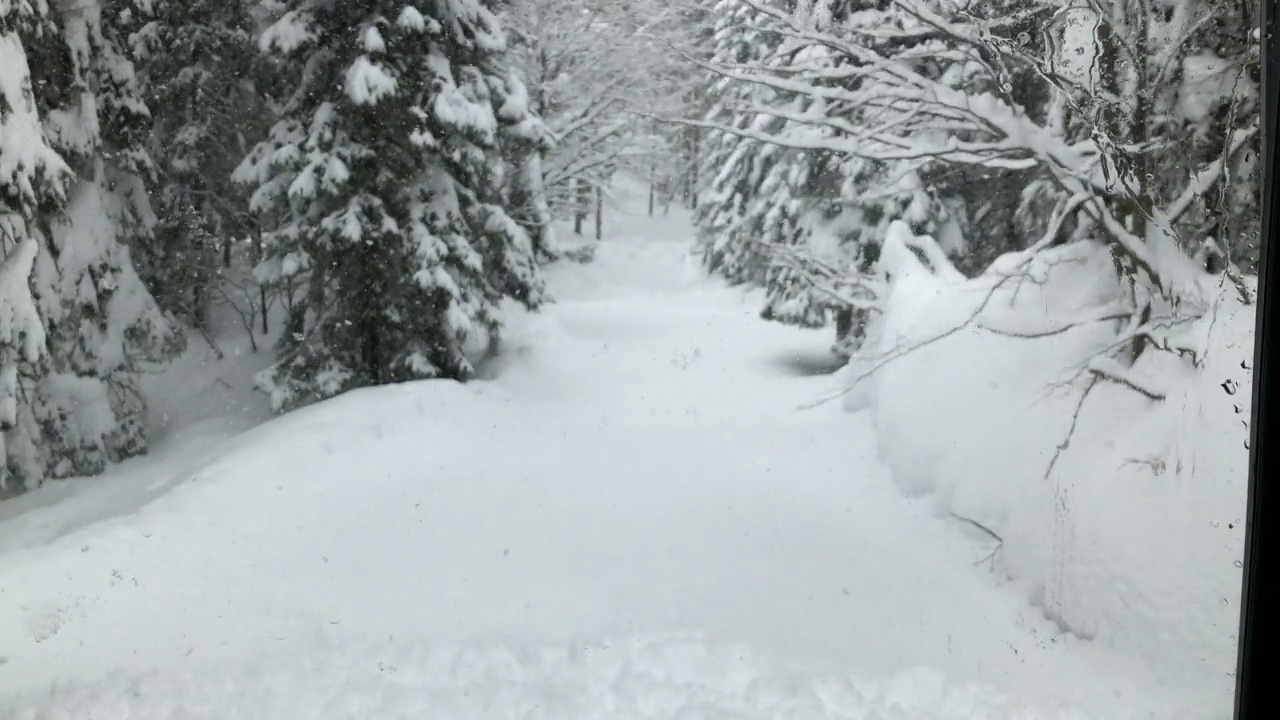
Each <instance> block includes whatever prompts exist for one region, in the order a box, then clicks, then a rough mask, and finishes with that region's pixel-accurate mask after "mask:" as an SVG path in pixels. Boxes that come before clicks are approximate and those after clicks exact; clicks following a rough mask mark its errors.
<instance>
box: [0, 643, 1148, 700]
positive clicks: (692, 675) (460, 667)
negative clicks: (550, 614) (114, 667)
mask: <svg viewBox="0 0 1280 720" xmlns="http://www.w3.org/2000/svg"><path fill="white" fill-rule="evenodd" d="M0 711H3V715H4V717H7V718H13V719H14V720H72V719H73V718H86V717H90V716H91V717H93V718H94V719H95V720H125V719H135V718H144V717H145V718H171V717H182V718H184V719H185V720H206V719H207V720H215V719H216V720H222V719H223V718H228V717H236V718H245V719H246V720H248V719H250V718H251V719H252V720H365V719H366V718H375V717H376V718H379V720H399V719H401V718H404V719H405V720H408V719H409V718H414V719H417V718H425V717H440V718H449V719H450V720H468V719H474V720H482V719H485V718H494V717H510V718H526V719H528V720H542V719H543V718H557V719H560V720H572V719H577V718H581V719H583V720H587V719H589V718H590V719H595V718H605V717H619V716H622V717H630V718H636V719H637V720H641V719H647V718H652V719H653V720H672V719H676V720H684V719H688V720H692V719H693V718H724V719H725V720H728V719H729V718H733V719H734V720H754V719H756V718H758V719H759V720H823V719H824V718H841V719H842V720H845V719H852V718H857V719H859V720H862V719H866V720H873V719H874V720H915V719H919V720H948V719H950V718H955V719H957V720H958V719H960V718H964V719H971V718H992V719H995V718H1008V719H1010V720H1013V719H1014V718H1023V719H1026V720H1031V719H1033V718H1064V719H1065V718H1084V717H1085V716H1084V715H1082V714H1072V713H1070V712H1068V711H1044V710H1038V709H1034V708H1030V707H1027V706H1025V705H1022V704H1021V703H1018V702H1016V701H1012V700H1010V699H1008V698H1007V697H1004V696H1002V695H1000V694H998V693H995V692H992V691H989V690H987V689H985V688H982V687H979V686H975V685H955V684H949V683H947V682H946V681H945V680H943V677H942V675H941V674H940V673H937V672H934V671H931V670H929V669H917V670H913V671H908V672H905V673H901V674H899V675H896V676H893V677H889V678H885V679H873V680H868V679H855V678H849V677H841V676H835V675H832V676H827V677H821V676H812V675H809V674H806V673H805V672H804V671H803V670H801V669H799V667H798V666H795V665H793V664H789V663H785V662H772V661H769V660H766V659H764V658H762V657H761V656H759V655H758V654H757V653H755V652H753V651H752V649H751V648H749V647H745V646H734V645H714V644H708V643H707V642H705V641H704V640H703V639H701V638H699V637H698V636H696V635H665V636H657V637H628V638H621V639H616V640H603V641H594V642H578V643H573V644H570V645H558V646H527V647H519V646H517V647H502V646H433V645H429V644H424V643H417V642H405V641H403V640H399V641H398V640H396V639H395V638H385V639H383V640H382V641H377V642H374V641H358V642H354V643H349V642H343V643H336V642H333V641H329V640H315V641H312V642H308V643H301V644H299V645H296V646H292V647H289V648H287V649H279V650H273V651H270V652H268V653H265V654H263V655H261V656H259V657H255V658H253V659H251V660H244V661H237V662H234V663H224V664H211V665H208V666H203V667H199V668H197V669H191V670H186V671H183V672H180V673H171V674H152V675H147V676H137V677H114V678H109V679H106V680H104V681H102V682H99V683H94V684H87V685H69V686H63V687H60V688H58V689H57V690H55V691H54V692H53V693H51V694H49V695H47V696H43V697H27V698H24V699H19V700H15V701H12V702H11V705H10V707H8V708H7V709H6V708H4V707H3V706H0ZM1094 717H1096V716H1094ZM1112 717H1116V718H1119V717H1123V715H1115V716H1112Z"/></svg>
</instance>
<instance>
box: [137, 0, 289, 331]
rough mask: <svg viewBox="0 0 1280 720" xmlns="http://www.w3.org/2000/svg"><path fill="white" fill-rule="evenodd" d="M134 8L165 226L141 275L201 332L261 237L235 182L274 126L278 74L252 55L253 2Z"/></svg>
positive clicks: (144, 254)
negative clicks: (238, 255)
mask: <svg viewBox="0 0 1280 720" xmlns="http://www.w3.org/2000/svg"><path fill="white" fill-rule="evenodd" d="M130 2H131V3H132V5H133V7H132V8H131V9H130V10H129V11H128V12H127V13H126V20H127V22H126V26H127V29H128V30H129V38H130V51H131V53H132V57H133V60H134V62H135V64H136V66H137V69H138V75H139V86H140V89H141V90H140V91H141V92H142V93H143V95H144V98H145V101H146V103H147V105H148V106H149V107H150V108H152V109H153V110H154V114H153V115H152V117H151V118H150V119H149V123H148V128H147V129H148V130H149V131H150V132H149V133H148V135H149V139H148V142H147V148H148V151H149V154H150V155H151V156H152V157H153V158H155V166H156V167H155V179H154V182H153V183H152V184H151V187H152V188H153V192H152V197H153V200H154V206H155V213H156V215H157V218H158V220H157V223H156V227H155V229H154V232H153V234H152V235H151V236H150V237H149V238H148V241H147V242H145V243H139V244H138V245H137V248H136V249H137V261H138V265H139V272H140V274H141V275H142V276H143V278H144V280H145V281H146V282H147V284H148V286H149V287H150V288H151V289H152V292H153V293H154V294H155V295H156V297H157V299H158V300H159V301H160V302H161V303H162V305H163V306H164V307H165V308H166V309H169V310H171V311H173V312H175V313H176V314H177V315H178V316H179V317H181V318H182V319H184V320H186V321H187V322H190V323H193V324H195V325H198V326H201V325H203V324H204V323H205V322H206V320H207V318H206V315H207V313H208V310H209V306H210V302H211V299H212V297H213V296H214V295H215V294H216V293H217V292H218V291H219V288H218V283H219V276H221V275H222V274H223V272H224V271H225V268H226V267H227V266H229V265H230V264H231V262H232V255H233V249H234V246H235V243H236V242H237V241H241V242H243V241H244V240H245V239H246V238H248V237H249V236H251V235H252V234H253V231H254V229H255V226H254V223H253V217H252V214H251V213H250V212H249V207H248V196H247V193H246V192H244V190H243V188H242V187H241V186H239V185H237V184H236V183H233V182H232V180H231V173H232V171H233V170H234V169H235V167H236V164H237V163H238V162H239V159H240V158H242V157H243V156H244V155H245V154H246V153H247V152H248V151H249V149H250V148H251V147H252V146H253V145H254V144H256V143H257V142H258V141H260V140H261V139H262V138H263V137H264V136H265V134H266V129H267V127H268V126H269V124H270V114H269V110H268V108H267V107H266V106H265V102H264V99H263V98H264V96H265V95H266V93H267V91H269V90H273V89H274V88H272V87H271V86H270V80H271V79H272V73H271V67H270V66H269V64H268V63H267V62H264V61H263V60H264V58H263V56H262V55H261V54H259V53H258V52H257V48H256V46H255V42H254V27H253V25H254V20H253V18H252V16H251V13H250V10H251V7H250V2H249V0H130ZM264 85H265V87H264Z"/></svg>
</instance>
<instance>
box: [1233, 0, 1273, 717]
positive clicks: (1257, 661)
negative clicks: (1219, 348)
mask: <svg viewBox="0 0 1280 720" xmlns="http://www.w3.org/2000/svg"><path fill="white" fill-rule="evenodd" d="M1260 5H1261V8H1260V11H1261V12H1260V15H1261V17H1260V18H1259V20H1260V23H1261V30H1262V43H1261V45H1262V95H1263V105H1262V128H1261V129H1262V160H1263V162H1264V163H1265V164H1264V170H1263V180H1262V197H1261V200H1262V202H1261V203H1260V204H1261V206H1262V238H1261V242H1262V248H1261V260H1260V261H1259V264H1258V308H1257V309H1258V319H1257V325H1256V326H1255V327H1256V330H1255V333H1256V334H1255V335H1254V356H1253V359H1254V362H1253V421H1252V423H1251V425H1250V439H1249V510H1248V516H1247V519H1246V521H1245V550H1244V568H1245V569H1244V587H1243V588H1242V594H1241V603H1240V646H1239V658H1238V660H1237V666H1236V707H1235V717H1236V720H1271V719H1272V718H1280V702H1278V699H1280V683H1278V682H1277V680H1276V678H1277V676H1276V674H1275V670H1274V669H1273V668H1275V667H1280V641H1278V640H1277V637H1276V627H1277V618H1278V617H1280V598H1277V595H1276V581H1277V579H1280V578H1278V576H1280V571H1277V569H1276V562H1277V555H1278V553H1280V551H1277V549H1276V547H1275V543H1276V541H1275V537H1276V534H1275V533H1273V532H1271V528H1270V527H1269V524H1270V523H1278V522H1280V507H1277V504H1276V503H1277V499H1278V498H1280V495H1275V494H1271V493H1269V492H1268V488H1267V485H1268V484H1269V482H1270V481H1271V480H1272V479H1274V478H1280V467H1278V466H1280V462H1278V460H1277V459H1278V458H1280V438H1277V437H1276V433H1277V428H1278V427H1280V417H1278V414H1280V396H1278V395H1277V393H1278V388H1280V351H1277V350H1276V349H1275V348H1274V346H1275V343H1276V337H1277V334H1278V333H1280V328H1278V327H1277V323H1280V307H1277V304H1280V274H1278V273H1280V266H1277V256H1276V252H1275V251H1276V250H1277V248H1278V247H1280V246H1278V245H1277V243H1278V242H1280V226H1277V223H1276V220H1277V216H1276V212H1277V210H1280V206H1278V202H1277V201H1278V200H1280V196H1278V194H1277V189H1278V188H1277V187H1276V173H1277V170H1278V169H1280V162H1278V161H1280V157H1277V154H1276V149H1277V142H1276V140H1277V138H1278V137H1280V136H1278V135H1277V133H1276V130H1277V128H1276V109H1277V102H1280V72H1278V71H1280V67H1278V66H1277V61H1280V44H1277V40H1278V38H1276V37H1275V35H1274V34H1273V30H1274V28H1275V16H1276V0H1262V2H1261V3H1260ZM1273 380H1274V381H1275V382H1272V381H1273ZM1268 670H1270V672H1268Z"/></svg>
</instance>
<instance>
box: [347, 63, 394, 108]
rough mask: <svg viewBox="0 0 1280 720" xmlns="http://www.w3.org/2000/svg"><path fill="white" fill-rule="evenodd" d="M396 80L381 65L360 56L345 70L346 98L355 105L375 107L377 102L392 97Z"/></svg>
mask: <svg viewBox="0 0 1280 720" xmlns="http://www.w3.org/2000/svg"><path fill="white" fill-rule="evenodd" d="M396 86H397V83H396V79H395V77H394V76H392V75H391V74H390V73H388V72H387V71H386V69H385V68H383V67H382V66H381V65H379V64H377V63H375V62H373V61H372V60H370V59H369V56H368V55H361V56H360V57H357V58H356V59H355V61H354V62H352V63H351V67H349V68H347V75H346V84H345V85H344V88H345V90H346V93H347V97H348V98H349V99H350V100H351V102H353V103H355V104H357V105H376V104H377V103H378V101H379V100H381V99H382V98H384V97H386V96H388V95H394V94H395V92H396Z"/></svg>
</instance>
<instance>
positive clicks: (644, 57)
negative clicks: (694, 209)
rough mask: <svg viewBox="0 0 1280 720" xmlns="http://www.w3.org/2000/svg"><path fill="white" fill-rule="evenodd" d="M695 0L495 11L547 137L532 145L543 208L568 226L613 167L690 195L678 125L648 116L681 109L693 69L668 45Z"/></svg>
mask: <svg viewBox="0 0 1280 720" xmlns="http://www.w3.org/2000/svg"><path fill="white" fill-rule="evenodd" d="M699 12H701V10H700V4H699V2H698V1H697V0H682V1H681V2H656V0H606V1H604V2H596V1H592V2H588V1H587V0H528V1H527V2H521V3H513V4H512V5H511V6H510V7H509V8H508V9H507V10H506V13H505V14H504V16H503V21H504V23H505V24H506V25H507V27H508V29H509V32H510V35H511V38H512V52H511V61H512V66H513V68H514V69H515V70H516V71H517V72H518V73H519V74H520V76H521V78H522V80H523V81H524V83H525V85H526V86H527V87H528V88H529V98H530V108H531V109H532V110H533V112H535V113H536V114H537V115H539V116H540V117H542V118H543V119H544V121H545V122H546V124H547V128H548V130H549V136H550V141H551V142H550V143H548V145H547V147H546V148H544V149H543V151H542V152H541V153H540V158H539V160H540V162H541V164H542V169H543V178H544V183H545V186H546V189H547V193H548V197H549V199H550V202H551V208H552V210H553V212H555V213H556V214H558V215H560V216H563V217H569V218H572V219H573V221H574V227H575V231H576V232H578V233H583V232H585V227H584V223H585V222H586V219H587V217H588V216H589V215H590V214H591V213H592V212H597V213H598V209H599V207H600V204H601V203H600V200H601V195H602V194H604V193H605V192H607V189H608V187H609V184H610V182H611V181H612V179H613V177H614V175H615V173H617V172H618V171H619V170H628V171H630V172H632V173H634V174H635V175H637V176H640V177H646V178H650V181H651V183H652V184H653V185H654V187H655V189H658V188H661V191H662V192H663V193H664V194H665V195H667V196H671V195H681V194H683V196H684V197H685V198H686V199H691V198H692V188H693V186H692V183H691V182H690V181H688V179H687V177H686V174H687V172H688V168H689V164H690V162H691V158H690V157H689V152H690V149H691V147H692V146H690V145H689V142H688V132H687V131H683V130H681V129H680V128H677V127H673V126H671V125H669V124H666V123H662V122H658V121H656V120H654V119H653V118H655V117H658V116H665V115H671V114H675V113H678V112H680V111H683V110H685V108H686V107H687V103H690V102H692V101H693V100H694V98H693V97H691V94H692V88H694V87H695V86H696V82H697V80H698V77H697V74H696V73H695V72H694V71H693V69H692V68H690V67H689V66H688V65H687V64H685V63H684V62H683V61H682V59H681V58H680V55H679V52H678V51H677V50H676V49H673V48H680V49H685V48H688V47H689V46H691V45H692V43H693V40H694V39H695V35H694V33H696V31H697V28H698V27H700V25H699V22H700V21H701V19H700V18H699V17H698V13H699Z"/></svg>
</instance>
